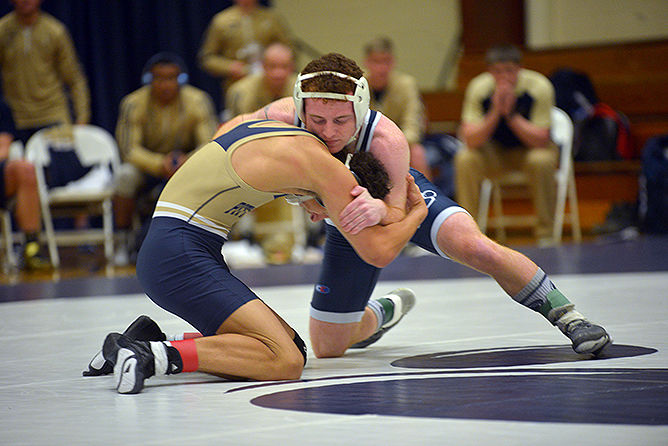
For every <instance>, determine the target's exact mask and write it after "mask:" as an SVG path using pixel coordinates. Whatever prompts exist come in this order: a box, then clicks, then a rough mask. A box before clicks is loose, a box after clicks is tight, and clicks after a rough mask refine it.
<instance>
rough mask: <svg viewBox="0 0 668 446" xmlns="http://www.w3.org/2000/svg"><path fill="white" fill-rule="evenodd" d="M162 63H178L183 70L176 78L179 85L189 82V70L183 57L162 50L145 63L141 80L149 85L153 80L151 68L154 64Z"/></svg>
mask: <svg viewBox="0 0 668 446" xmlns="http://www.w3.org/2000/svg"><path fill="white" fill-rule="evenodd" d="M161 63H164V64H174V65H177V66H178V67H179V70H180V71H181V72H180V73H179V75H178V77H177V78H176V80H177V82H178V83H179V85H185V84H187V83H188V70H187V69H186V64H185V62H183V59H181V58H180V57H179V56H178V55H176V54H174V53H170V52H167V51H162V52H160V53H157V54H154V55H153V56H151V58H150V59H149V60H148V61H147V62H146V64H145V65H144V69H143V70H142V75H141V82H142V84H143V85H148V84H150V83H151V82H152V81H153V73H151V70H152V69H153V67H154V66H156V65H158V64H161Z"/></svg>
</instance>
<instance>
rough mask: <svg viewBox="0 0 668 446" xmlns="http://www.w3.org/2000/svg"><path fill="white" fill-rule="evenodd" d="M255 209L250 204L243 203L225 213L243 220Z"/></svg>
mask: <svg viewBox="0 0 668 446" xmlns="http://www.w3.org/2000/svg"><path fill="white" fill-rule="evenodd" d="M253 209H254V207H253V206H251V205H250V204H248V203H244V202H241V203H239V204H237V205H236V206H234V207H231V208H230V209H228V210H227V211H225V213H226V214H231V215H234V216H235V217H239V218H241V217H243V216H244V215H246V214H247V213H248V212H250V211H252V210H253Z"/></svg>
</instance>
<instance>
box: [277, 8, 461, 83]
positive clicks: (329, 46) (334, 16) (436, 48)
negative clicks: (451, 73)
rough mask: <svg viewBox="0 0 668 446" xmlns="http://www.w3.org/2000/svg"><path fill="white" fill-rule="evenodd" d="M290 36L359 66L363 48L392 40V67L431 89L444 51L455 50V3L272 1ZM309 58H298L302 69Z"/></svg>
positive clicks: (457, 28) (321, 51) (456, 13)
mask: <svg viewBox="0 0 668 446" xmlns="http://www.w3.org/2000/svg"><path fill="white" fill-rule="evenodd" d="M272 4H273V5H274V7H275V8H276V9H277V10H278V12H279V13H280V14H281V15H282V16H283V18H284V19H285V20H286V21H287V22H288V24H289V25H290V28H291V29H292V31H293V33H294V34H295V35H296V36H297V37H298V38H299V39H301V40H305V41H306V42H308V44H309V45H310V46H312V47H313V48H315V49H316V50H317V51H319V52H320V53H323V54H324V53H329V52H338V53H341V54H344V55H346V56H348V57H350V58H352V59H354V60H355V61H357V63H359V64H360V66H362V60H363V57H362V56H363V47H364V44H365V43H366V42H367V41H369V40H371V39H373V38H374V37H377V36H379V35H386V36H388V37H390V38H392V40H393V42H394V45H395V53H396V57H397V68H398V69H399V70H402V71H406V72H409V73H411V74H413V75H414V76H415V77H416V78H417V79H418V82H419V83H420V87H423V88H434V86H435V85H436V84H437V83H438V79H439V74H440V72H441V70H442V68H443V65H444V64H445V58H446V53H448V51H450V50H452V49H453V48H455V49H456V48H457V45H456V40H455V39H456V36H457V35H458V34H459V26H460V19H459V0H430V1H420V0H418V1H414V0H413V1H412V0H332V1H328V0H273V2H272ZM308 60H309V57H308V56H305V57H303V58H300V60H298V64H297V66H298V68H299V69H301V68H302V67H303V66H304V64H305V63H306V62H308Z"/></svg>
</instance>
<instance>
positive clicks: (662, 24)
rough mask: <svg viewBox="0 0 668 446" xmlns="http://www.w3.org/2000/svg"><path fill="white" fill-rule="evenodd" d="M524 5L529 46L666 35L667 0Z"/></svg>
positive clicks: (545, 0)
mask: <svg viewBox="0 0 668 446" xmlns="http://www.w3.org/2000/svg"><path fill="white" fill-rule="evenodd" d="M525 5H526V8H525V9H526V24H527V26H526V31H527V33H526V34H527V46H529V47H530V48H536V49H539V48H551V47H568V46H579V45H596V44H602V43H618V42H637V41H643V40H658V39H666V38H668V1H666V0H526V3H525Z"/></svg>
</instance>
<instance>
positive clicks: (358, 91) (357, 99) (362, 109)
mask: <svg viewBox="0 0 668 446" xmlns="http://www.w3.org/2000/svg"><path fill="white" fill-rule="evenodd" d="M328 74H329V75H332V76H336V77H340V78H342V79H347V80H349V81H352V82H354V83H355V91H354V92H353V94H352V95H349V94H342V93H330V92H319V91H314V92H310V91H309V92H304V91H302V81H304V80H307V79H311V78H314V77H316V76H325V75H328ZM305 98H318V99H338V100H342V101H350V102H352V103H353V111H354V112H355V133H357V131H358V130H359V129H360V127H362V124H364V117H365V116H366V114H367V113H368V111H369V102H370V101H371V94H370V93H369V83H368V82H367V80H366V78H365V77H364V76H362V77H360V78H359V79H356V78H354V77H352V76H348V75H347V74H343V73H339V72H336V71H318V72H315V73H307V74H300V75H299V76H298V77H297V80H296V81H295V88H294V91H293V94H292V99H293V100H294V103H295V109H296V110H297V116H299V119H301V120H302V122H304V99H305ZM353 136H354V135H353Z"/></svg>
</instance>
